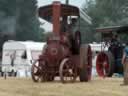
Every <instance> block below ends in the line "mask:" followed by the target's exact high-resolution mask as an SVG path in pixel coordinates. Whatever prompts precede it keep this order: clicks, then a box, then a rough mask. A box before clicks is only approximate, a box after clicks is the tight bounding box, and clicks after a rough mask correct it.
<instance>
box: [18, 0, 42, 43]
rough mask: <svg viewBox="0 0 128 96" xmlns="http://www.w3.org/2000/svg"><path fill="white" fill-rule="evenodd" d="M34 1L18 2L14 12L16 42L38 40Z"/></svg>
mask: <svg viewBox="0 0 128 96" xmlns="http://www.w3.org/2000/svg"><path fill="white" fill-rule="evenodd" d="M36 4H37V1H36V0H18V1H17V10H16V12H17V13H16V16H17V20H16V24H17V26H16V40H36V41H37V40H39V38H40V37H39V36H40V33H39V21H38V16H37V15H36V14H37V5H36Z"/></svg>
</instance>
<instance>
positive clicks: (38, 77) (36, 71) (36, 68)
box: [31, 60, 43, 82]
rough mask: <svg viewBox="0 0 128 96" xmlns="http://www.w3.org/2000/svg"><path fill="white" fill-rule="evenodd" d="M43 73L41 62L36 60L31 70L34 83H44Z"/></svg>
mask: <svg viewBox="0 0 128 96" xmlns="http://www.w3.org/2000/svg"><path fill="white" fill-rule="evenodd" d="M41 72H42V66H41V64H40V63H39V61H38V60H36V61H35V62H34V63H33V65H32V68H31V75H32V80H33V81H34V82H39V81H42V80H43V77H42V74H41Z"/></svg>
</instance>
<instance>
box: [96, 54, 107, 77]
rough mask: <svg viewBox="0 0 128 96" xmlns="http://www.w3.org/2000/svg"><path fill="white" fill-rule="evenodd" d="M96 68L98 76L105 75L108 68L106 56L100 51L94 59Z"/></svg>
mask: <svg viewBox="0 0 128 96" xmlns="http://www.w3.org/2000/svg"><path fill="white" fill-rule="evenodd" d="M96 70H97V73H98V75H99V76H101V77H105V76H107V71H108V70H109V61H108V56H107V55H106V54H105V53H104V52H100V53H99V54H98V56H97V60H96Z"/></svg>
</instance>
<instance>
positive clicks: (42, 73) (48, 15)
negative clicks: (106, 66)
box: [31, 2, 92, 83]
mask: <svg viewBox="0 0 128 96" xmlns="http://www.w3.org/2000/svg"><path fill="white" fill-rule="evenodd" d="M39 16H40V17H41V18H43V19H45V20H47V21H49V22H52V23H53V33H51V34H50V35H49V36H48V38H47V44H46V45H45V47H44V48H43V51H42V55H40V57H39V59H38V60H37V61H35V62H34V63H33V65H32V70H31V72H32V80H33V81H34V82H38V81H53V80H54V78H55V77H56V76H60V80H61V81H62V82H63V83H65V82H73V81H75V79H76V78H77V76H79V77H80V81H89V80H90V79H91V70H92V69H91V68H92V56H91V48H90V46H89V45H82V46H81V36H80V32H79V30H78V29H77V30H76V31H75V30H74V28H73V26H74V24H75V25H79V24H78V23H79V22H78V19H79V17H80V16H79V9H78V8H77V7H75V6H71V5H65V4H61V3H60V2H53V4H51V5H47V6H44V7H40V8H39ZM76 21H77V23H76ZM78 27H79V26H78ZM75 28H76V27H75Z"/></svg>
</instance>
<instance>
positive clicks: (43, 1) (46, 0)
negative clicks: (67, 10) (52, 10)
mask: <svg viewBox="0 0 128 96" xmlns="http://www.w3.org/2000/svg"><path fill="white" fill-rule="evenodd" d="M53 1H61V2H62V3H65V1H66V0H38V6H43V5H47V4H51V3H52V2H53ZM85 1H86V0H69V4H72V5H75V6H78V7H81V6H82V4H83V3H84V2H85Z"/></svg>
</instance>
